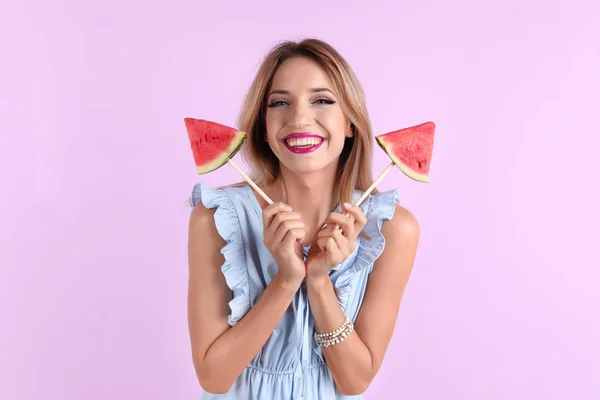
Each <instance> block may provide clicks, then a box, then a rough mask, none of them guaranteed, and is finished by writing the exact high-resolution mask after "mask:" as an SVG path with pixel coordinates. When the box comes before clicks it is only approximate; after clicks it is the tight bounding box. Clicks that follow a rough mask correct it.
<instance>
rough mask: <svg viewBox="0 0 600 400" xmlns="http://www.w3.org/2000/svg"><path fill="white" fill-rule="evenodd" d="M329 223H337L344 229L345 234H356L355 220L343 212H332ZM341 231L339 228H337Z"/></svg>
mask: <svg viewBox="0 0 600 400" xmlns="http://www.w3.org/2000/svg"><path fill="white" fill-rule="evenodd" d="M326 222H327V223H328V224H329V225H331V224H336V225H338V226H339V227H341V228H342V230H343V231H344V236H352V235H353V234H354V221H353V220H352V219H351V218H350V217H347V216H345V215H343V214H340V213H331V214H329V217H328V218H327V221H326ZM336 230H338V231H339V229H336Z"/></svg>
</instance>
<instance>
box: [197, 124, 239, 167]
mask: <svg viewBox="0 0 600 400" xmlns="http://www.w3.org/2000/svg"><path fill="white" fill-rule="evenodd" d="M247 137H248V135H246V133H245V132H242V131H237V132H236V133H235V136H234V138H233V140H232V141H231V144H230V145H229V147H228V148H227V150H225V151H223V152H222V156H221V157H217V158H215V159H214V160H213V161H212V162H210V163H208V164H204V165H200V166H196V169H197V171H198V175H204V174H207V173H209V172H212V171H214V170H216V169H219V168H221V167H222V166H223V165H224V164H225V163H226V162H227V161H229V160H231V159H232V158H233V156H235V155H236V154H237V152H238V151H240V149H241V148H242V146H243V145H244V142H245V141H246V138H247Z"/></svg>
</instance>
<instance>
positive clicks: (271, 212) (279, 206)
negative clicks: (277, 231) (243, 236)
mask: <svg viewBox="0 0 600 400" xmlns="http://www.w3.org/2000/svg"><path fill="white" fill-rule="evenodd" d="M282 211H292V207H290V206H288V205H287V204H285V203H281V202H279V203H273V204H270V205H268V206H267V207H265V208H264V209H263V224H264V226H266V227H268V226H270V225H271V222H273V218H274V217H275V215H277V214H278V213H280V212H282Z"/></svg>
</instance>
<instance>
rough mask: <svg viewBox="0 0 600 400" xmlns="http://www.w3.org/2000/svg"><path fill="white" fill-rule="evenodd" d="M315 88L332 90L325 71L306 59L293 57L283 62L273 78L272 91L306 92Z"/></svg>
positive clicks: (314, 62)
mask: <svg viewBox="0 0 600 400" xmlns="http://www.w3.org/2000/svg"><path fill="white" fill-rule="evenodd" d="M315 87H325V88H329V89H331V90H333V87H332V85H331V81H330V79H329V77H328V76H327V73H326V72H325V70H324V69H323V68H322V67H321V66H320V65H319V64H317V62H316V61H313V60H311V59H309V58H306V57H294V58H291V59H288V60H286V61H284V62H283V63H282V64H281V65H280V66H279V68H278V69H277V71H276V72H275V75H274V76H273V83H272V85H271V89H272V90H277V89H281V90H289V91H308V90H310V89H311V88H315Z"/></svg>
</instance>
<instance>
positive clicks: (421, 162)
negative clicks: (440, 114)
mask: <svg viewBox="0 0 600 400" xmlns="http://www.w3.org/2000/svg"><path fill="white" fill-rule="evenodd" d="M434 133H435V124H434V123H433V122H431V121H428V122H425V123H423V124H420V125H416V126H412V127H409V128H404V129H400V130H397V131H393V132H389V133H384V134H383V135H379V136H376V137H375V139H376V140H377V143H378V144H379V146H381V148H382V149H383V150H385V152H386V153H387V154H388V156H390V158H391V159H392V161H393V162H394V163H395V164H396V165H397V166H398V167H399V168H400V170H402V172H404V173H405V174H406V175H407V176H409V177H410V178H412V179H414V180H416V181H419V182H429V166H430V164H431V155H432V153H433V135H434Z"/></svg>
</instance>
